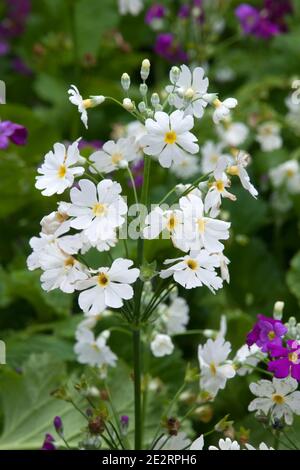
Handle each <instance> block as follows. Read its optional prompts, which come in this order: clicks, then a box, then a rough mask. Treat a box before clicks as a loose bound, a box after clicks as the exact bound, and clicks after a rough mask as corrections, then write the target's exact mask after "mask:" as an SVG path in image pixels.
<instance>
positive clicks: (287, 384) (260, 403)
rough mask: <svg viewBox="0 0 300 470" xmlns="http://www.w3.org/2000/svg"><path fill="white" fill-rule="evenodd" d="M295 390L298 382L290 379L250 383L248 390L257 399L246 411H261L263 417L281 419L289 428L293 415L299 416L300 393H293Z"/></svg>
mask: <svg viewBox="0 0 300 470" xmlns="http://www.w3.org/2000/svg"><path fill="white" fill-rule="evenodd" d="M297 388H298V382H297V380H295V379H293V378H292V377H287V378H285V379H276V378H273V380H272V382H271V381H269V380H259V381H258V382H257V383H251V384H250V390H251V392H252V393H253V394H254V395H256V396H257V397H258V398H255V399H254V400H253V401H252V402H251V403H250V404H249V407H248V410H249V411H255V410H257V411H262V412H263V413H264V414H265V415H268V413H270V415H271V418H272V419H280V418H282V417H283V418H284V420H285V422H286V424H287V425H289V426H290V425H291V424H292V423H293V413H295V414H296V415H300V392H299V391H295V390H297Z"/></svg>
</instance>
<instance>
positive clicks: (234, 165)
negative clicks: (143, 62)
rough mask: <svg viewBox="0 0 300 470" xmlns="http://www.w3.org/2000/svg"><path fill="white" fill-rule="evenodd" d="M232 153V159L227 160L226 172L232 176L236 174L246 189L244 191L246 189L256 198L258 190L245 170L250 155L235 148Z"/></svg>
mask: <svg viewBox="0 0 300 470" xmlns="http://www.w3.org/2000/svg"><path fill="white" fill-rule="evenodd" d="M234 153H235V156H234V160H233V161H230V160H228V167H227V173H228V174H229V175H232V176H238V177H239V179H240V182H241V184H242V186H243V188H244V189H246V191H248V192H249V193H250V194H251V196H253V197H255V198H256V197H257V195H258V192H257V190H256V188H255V187H254V186H253V184H252V183H251V181H250V177H249V175H248V172H247V170H246V168H247V166H248V165H249V162H250V155H249V154H248V153H246V152H244V151H242V150H240V151H238V150H236V151H235V152H234Z"/></svg>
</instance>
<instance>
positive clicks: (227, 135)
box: [217, 121, 249, 147]
mask: <svg viewBox="0 0 300 470" xmlns="http://www.w3.org/2000/svg"><path fill="white" fill-rule="evenodd" d="M223 124H224V125H222V126H221V125H220V126H217V132H218V134H219V136H220V138H221V139H222V141H223V142H224V143H225V144H226V145H228V146H230V147H239V146H240V145H241V144H243V143H244V142H245V140H246V139H247V137H248V134H249V129H248V127H247V126H246V125H245V124H243V123H242V122H227V121H224V123H223Z"/></svg>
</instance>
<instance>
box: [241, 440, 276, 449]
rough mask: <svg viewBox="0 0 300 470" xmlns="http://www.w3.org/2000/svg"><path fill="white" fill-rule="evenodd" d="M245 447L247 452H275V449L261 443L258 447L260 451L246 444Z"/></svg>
mask: <svg viewBox="0 0 300 470" xmlns="http://www.w3.org/2000/svg"><path fill="white" fill-rule="evenodd" d="M245 447H246V449H247V450H274V449H273V447H268V446H267V444H265V443H264V442H261V443H260V444H259V446H258V449H256V448H255V447H253V446H252V445H251V444H247V443H246V444H245Z"/></svg>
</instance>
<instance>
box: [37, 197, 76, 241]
mask: <svg viewBox="0 0 300 470" xmlns="http://www.w3.org/2000/svg"><path fill="white" fill-rule="evenodd" d="M68 207H69V204H68V203H67V202H60V203H59V205H58V209H57V211H53V212H51V213H50V214H48V215H45V217H43V218H42V220H41V227H42V232H43V233H45V234H46V235H51V234H54V233H55V232H56V231H57V229H58V228H60V227H66V228H67V229H69V227H70V221H69V220H68V218H69V216H68V214H67V213H66V210H67V208H68Z"/></svg>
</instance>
